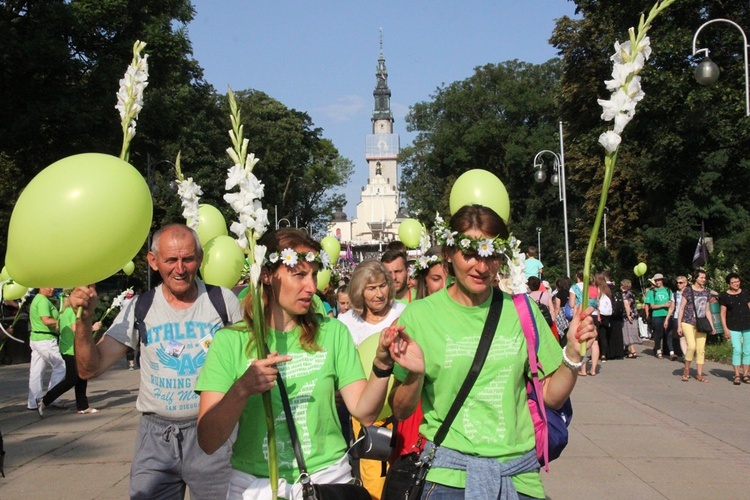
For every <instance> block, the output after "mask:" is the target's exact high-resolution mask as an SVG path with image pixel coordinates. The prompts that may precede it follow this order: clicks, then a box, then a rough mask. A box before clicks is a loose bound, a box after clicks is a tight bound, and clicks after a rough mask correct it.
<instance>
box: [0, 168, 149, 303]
mask: <svg viewBox="0 0 750 500" xmlns="http://www.w3.org/2000/svg"><path fill="white" fill-rule="evenodd" d="M152 213H153V204H152V201H151V192H150V191H149V189H148V185H147V184H146V181H145V180H144V179H143V176H142V175H141V174H140V173H139V172H138V171H137V170H136V169H135V168H133V167H132V166H131V165H129V164H128V163H126V162H124V161H122V160H120V159H119V158H116V157H114V156H110V155H104V154H99V153H85V154H79V155H74V156H69V157H67V158H64V159H62V160H60V161H57V162H55V163H53V164H52V165H50V166H49V167H47V168H45V169H44V170H42V171H41V172H40V173H39V174H37V176H36V177H34V178H33V179H32V180H31V182H30V183H29V185H28V186H26V188H25V189H24V190H23V192H22V193H21V196H20V197H19V198H18V201H17V202H16V206H15V208H14V209H13V214H12V215H11V219H10V226H9V228H8V250H7V254H6V259H5V264H6V265H7V266H8V272H9V273H10V275H11V276H12V277H13V278H14V279H16V280H18V281H20V282H21V283H24V284H26V285H28V286H30V287H34V288H42V287H54V288H72V287H76V286H80V285H87V284H90V283H96V282H98V281H101V280H103V279H105V278H108V277H109V276H112V275H113V274H115V273H116V272H117V271H119V270H120V269H121V268H122V263H123V262H127V261H129V260H130V259H132V258H133V256H134V255H135V254H136V253H138V250H140V248H141V247H142V246H143V243H144V241H145V240H146V237H147V236H148V233H149V230H150V229H151V217H152ZM56 221H59V222H60V223H57V222H56Z"/></svg>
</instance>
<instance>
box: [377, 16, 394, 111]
mask: <svg viewBox="0 0 750 500" xmlns="http://www.w3.org/2000/svg"><path fill="white" fill-rule="evenodd" d="M375 77H376V81H377V83H376V85H375V91H374V92H373V93H372V95H373V97H374V98H375V110H374V111H373V113H372V121H373V122H374V121H376V120H389V121H391V122H393V113H391V89H389V88H388V70H387V69H386V67H385V57H384V56H383V28H380V57H378V66H377V68H376V70H375Z"/></svg>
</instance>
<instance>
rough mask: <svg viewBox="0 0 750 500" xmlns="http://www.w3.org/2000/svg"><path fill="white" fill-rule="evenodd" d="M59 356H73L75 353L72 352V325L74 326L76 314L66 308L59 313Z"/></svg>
mask: <svg viewBox="0 0 750 500" xmlns="http://www.w3.org/2000/svg"><path fill="white" fill-rule="evenodd" d="M59 324H60V354H67V355H69V356H73V354H74V353H75V351H74V350H73V342H74V340H75V333H74V332H73V325H75V324H76V312H75V310H73V308H72V307H68V308H66V309H65V310H64V311H63V312H61V313H60V320H59Z"/></svg>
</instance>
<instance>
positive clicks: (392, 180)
mask: <svg viewBox="0 0 750 500" xmlns="http://www.w3.org/2000/svg"><path fill="white" fill-rule="evenodd" d="M375 76H376V78H377V83H376V85H375V91H374V92H373V93H372V94H373V97H374V98H375V108H374V110H373V113H372V133H371V134H368V135H367V136H365V159H366V160H367V165H368V177H367V185H366V186H363V187H362V194H361V199H360V201H359V203H358V204H357V217H356V218H354V219H352V220H348V218H347V216H346V214H345V213H343V212H341V211H339V212H337V213H336V214H334V218H333V220H332V221H331V222H330V223H329V224H328V234H329V235H331V236H335V237H336V238H338V239H339V240H340V241H341V243H342V247H343V246H344V245H346V244H350V245H351V246H352V247H357V246H370V245H380V244H382V243H387V242H389V241H391V240H394V239H397V238H398V227H399V225H400V224H401V221H403V220H404V219H406V218H407V216H406V215H405V214H404V213H403V212H402V211H400V208H401V204H400V201H401V197H400V193H399V189H398V163H397V157H398V153H399V148H400V144H399V136H398V134H394V133H393V113H392V112H391V90H390V89H389V88H388V70H387V69H386V67H385V58H384V57H383V39H382V35H381V39H380V57H379V58H378V65H377V68H376V72H375Z"/></svg>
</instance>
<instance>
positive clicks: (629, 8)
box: [551, 0, 750, 277]
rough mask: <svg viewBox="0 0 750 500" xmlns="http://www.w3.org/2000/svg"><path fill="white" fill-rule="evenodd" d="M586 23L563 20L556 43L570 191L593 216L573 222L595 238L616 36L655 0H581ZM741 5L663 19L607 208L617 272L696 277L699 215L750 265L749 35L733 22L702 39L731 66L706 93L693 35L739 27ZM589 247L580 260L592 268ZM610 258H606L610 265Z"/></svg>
mask: <svg viewBox="0 0 750 500" xmlns="http://www.w3.org/2000/svg"><path fill="white" fill-rule="evenodd" d="M576 5H577V6H578V14H580V15H582V16H583V18H582V19H580V20H572V19H570V18H567V17H564V18H561V19H559V20H558V22H557V26H556V28H555V31H554V34H553V36H552V39H551V42H552V43H553V45H554V46H555V47H557V48H558V49H559V51H560V54H561V56H562V57H563V64H564V72H563V73H564V77H563V79H562V93H561V95H562V100H561V105H562V110H563V119H564V121H565V122H566V125H567V130H566V136H569V137H568V138H566V139H569V145H568V146H567V148H566V160H567V161H566V164H567V166H568V178H569V185H568V186H569V187H570V186H571V185H574V186H576V189H577V190H578V192H579V193H581V194H582V202H583V203H582V208H583V210H584V212H585V215H584V216H583V217H581V219H582V220H581V221H579V222H578V224H577V225H576V226H575V230H576V232H577V234H578V236H583V235H584V234H586V233H587V232H588V231H589V230H590V227H591V221H593V218H594V214H595V210H596V204H597V202H598V194H599V192H600V191H601V181H602V179H601V177H602V173H603V163H602V158H603V149H602V148H601V146H599V145H598V143H597V138H598V136H599V134H600V133H602V132H604V131H605V130H606V129H607V125H606V124H604V122H602V121H601V120H600V118H599V115H600V113H601V110H600V108H599V106H598V105H597V103H596V100H597V98H607V96H608V95H609V92H608V91H606V89H605V88H604V80H605V79H609V74H610V72H611V63H610V61H609V56H610V55H611V54H612V53H613V52H614V48H613V44H614V42H615V40H619V41H621V42H624V41H626V40H627V30H628V28H629V27H631V26H634V25H636V24H637V22H638V17H639V15H640V12H641V11H643V10H645V9H647V8H649V7H650V3H649V2H646V3H644V2H643V1H642V0H639V1H634V0H624V1H619V2H603V1H598V0H585V1H582V0H579V1H576ZM748 14H749V12H748V4H747V2H742V1H739V0H729V1H722V2H708V3H706V2H700V1H697V0H681V1H680V2H676V3H675V4H674V5H673V6H671V7H670V8H669V9H667V10H666V11H664V13H662V14H661V15H660V17H659V18H658V19H657V21H656V22H655V24H654V25H653V28H652V30H651V31H650V32H649V35H650V37H651V45H652V47H653V51H654V52H653V55H652V57H651V59H650V60H649V62H648V63H647V65H646V69H645V70H644V72H643V73H642V76H643V89H644V91H645V93H646V97H645V98H644V100H643V101H642V102H641V103H639V105H638V108H637V112H636V116H635V118H634V120H633V121H632V122H631V123H630V124H629V125H628V127H627V128H626V129H625V132H624V134H623V143H622V146H621V152H620V154H619V156H618V161H617V167H616V172H615V175H614V179H613V182H612V188H611V191H610V197H609V201H608V208H609V218H608V233H607V240H608V248H607V252H608V253H610V254H611V256H610V257H609V258H611V259H613V262H614V264H613V265H614V267H615V270H616V274H618V275H620V276H622V277H624V276H626V275H628V274H629V273H630V272H631V270H632V267H633V266H634V265H635V264H636V263H637V262H638V261H641V260H642V261H646V262H647V263H648V265H649V268H650V269H651V270H653V271H654V272H662V273H665V274H667V275H670V274H671V275H675V274H678V273H680V274H682V273H685V272H687V271H688V270H689V268H690V267H691V262H692V255H693V251H694V249H695V245H696V242H697V240H698V236H699V234H700V226H701V219H704V220H705V224H706V230H707V233H709V234H710V235H711V236H713V237H714V243H715V247H716V251H717V254H718V252H723V253H724V255H725V256H726V259H727V260H728V262H729V264H730V266H731V265H732V264H739V266H740V269H747V268H748V265H750V258H749V257H748V255H750V254H749V253H748V250H750V248H749V245H750V224H749V223H750V213H749V212H750V200H748V197H747V194H746V191H747V189H746V186H747V185H748V181H750V162H749V160H748V157H749V155H748V153H749V152H750V151H749V148H750V119H749V118H746V117H745V116H744V97H745V89H744V88H743V87H744V65H743V58H742V48H743V47H742V45H743V44H742V38H741V35H740V33H739V32H738V31H737V30H736V29H735V28H733V27H731V26H729V25H726V24H719V23H717V24H713V25H711V26H709V27H708V28H706V29H704V30H703V31H702V32H701V35H700V37H699V40H698V43H699V45H698V47H699V48H700V47H709V48H710V49H711V57H712V59H713V60H714V61H715V62H716V63H717V64H719V66H720V67H721V69H722V75H721V80H720V82H719V83H718V84H717V85H715V86H714V87H710V88H705V87H701V86H700V85H699V84H698V83H696V81H695V80H694V78H693V71H694V67H695V63H696V62H698V61H699V60H700V58H691V57H690V55H691V53H692V46H691V43H692V38H693V34H694V33H695V31H696V30H697V29H698V27H699V26H700V25H701V24H703V23H704V22H705V21H707V20H709V19H714V18H730V19H734V20H736V21H741V20H744V19H747V18H748ZM584 250H585V249H584V248H583V247H578V248H577V251H576V253H575V255H576V258H577V259H578V260H579V261H580V260H582V255H583V252H584ZM603 260H608V259H603Z"/></svg>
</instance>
